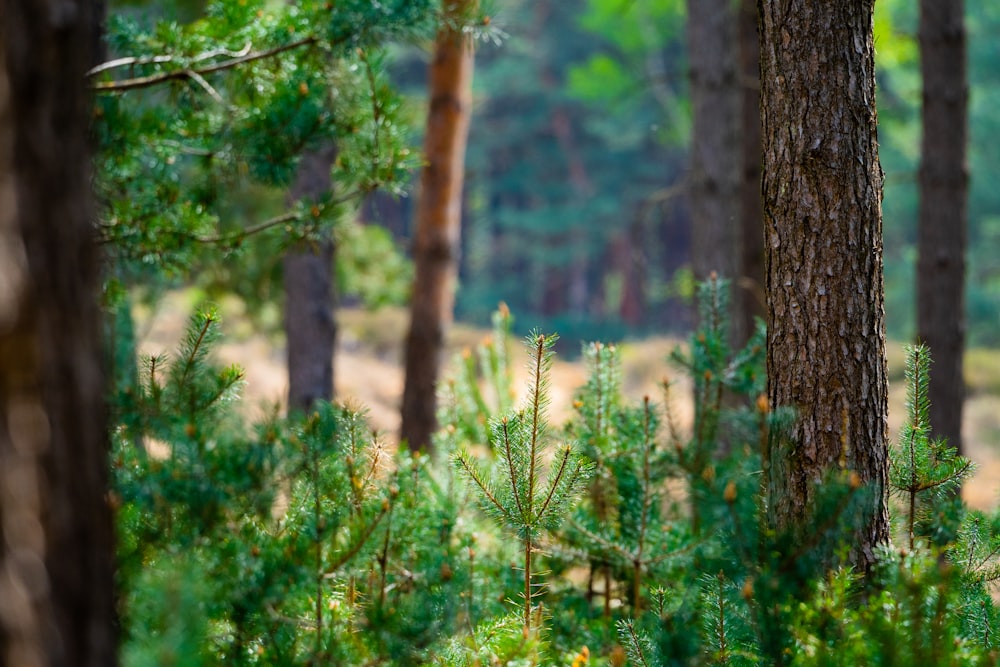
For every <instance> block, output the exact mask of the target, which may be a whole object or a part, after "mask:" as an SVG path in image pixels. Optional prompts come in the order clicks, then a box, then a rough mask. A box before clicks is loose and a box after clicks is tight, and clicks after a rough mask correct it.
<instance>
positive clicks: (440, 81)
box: [401, 0, 476, 450]
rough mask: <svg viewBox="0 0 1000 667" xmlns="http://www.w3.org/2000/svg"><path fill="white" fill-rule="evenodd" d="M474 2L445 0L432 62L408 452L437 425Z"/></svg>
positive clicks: (406, 392) (407, 405)
mask: <svg viewBox="0 0 1000 667" xmlns="http://www.w3.org/2000/svg"><path fill="white" fill-rule="evenodd" d="M475 6H476V2H475V0H454V1H453V2H446V3H445V12H446V14H447V17H446V19H445V21H444V23H443V24H442V27H441V29H440V30H439V31H438V35H437V40H436V41H435V45H434V59H433V61H432V62H431V66H430V110H429V112H428V115H427V135H426V139H425V146H424V150H425V153H426V156H425V157H426V159H427V164H426V166H425V167H424V169H423V172H422V174H421V192H420V203H419V206H418V209H417V229H416V237H415V239H414V249H413V255H414V263H415V265H416V275H415V277H414V281H413V294H412V297H411V303H410V330H409V333H408V334H407V336H406V379H405V384H404V387H403V410H402V421H403V423H402V433H401V435H402V438H403V440H405V441H406V442H407V445H408V446H409V447H410V449H412V450H418V449H425V448H428V447H429V446H430V444H431V434H433V432H434V430H435V429H436V428H437V418H436V415H435V412H436V410H437V396H436V394H435V391H436V386H435V385H436V384H437V378H438V371H439V370H440V365H441V357H442V352H443V349H444V336H445V330H446V329H447V327H448V326H450V324H451V321H452V317H453V315H454V314H453V309H454V303H455V275H456V273H457V266H458V258H457V255H458V249H459V235H460V232H461V211H462V181H463V171H464V165H465V145H466V140H467V138H468V135H469V116H470V111H471V109H470V106H471V101H472V100H471V98H472V64H473V47H472V42H471V40H470V38H469V37H468V36H467V35H465V34H463V33H462V32H461V31H460V30H455V29H454V22H455V21H461V20H462V19H464V18H465V17H466V16H468V14H469V13H470V12H472V11H473V10H474V9H475Z"/></svg>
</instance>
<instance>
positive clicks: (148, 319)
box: [136, 292, 1000, 509]
mask: <svg viewBox="0 0 1000 667" xmlns="http://www.w3.org/2000/svg"><path fill="white" fill-rule="evenodd" d="M192 299H193V297H192V295H191V294H189V293H186V292H177V293H170V294H168V295H167V296H166V297H165V298H164V299H162V300H161V301H160V302H159V303H158V305H157V308H156V310H155V311H149V310H147V309H144V308H137V309H136V320H137V322H138V325H137V332H138V335H139V338H140V351H141V352H143V353H147V354H148V353H160V352H168V353H169V352H170V351H171V350H173V348H174V346H175V345H176V343H177V341H178V340H179V339H180V336H181V332H182V329H183V326H184V323H185V322H186V321H187V318H188V316H189V313H190V312H191V308H192V307H193V306H194V303H193V302H192ZM218 305H219V308H220V311H221V313H222V317H223V330H224V332H225V334H226V335H225V336H224V339H223V343H222V344H221V345H220V346H219V348H218V350H217V352H216V358H217V359H218V361H220V362H221V363H224V364H231V363H234V364H238V365H240V366H242V367H243V368H244V370H245V378H246V386H245V389H244V405H245V407H246V409H247V411H248V415H249V416H251V417H252V416H254V415H255V414H263V413H264V412H269V411H271V410H273V407H274V405H275V404H276V403H277V404H281V403H282V402H283V401H284V396H285V393H286V391H287V380H286V377H285V350H284V343H283V341H282V340H281V336H280V334H272V335H270V336H268V335H264V334H262V333H259V332H256V331H254V330H253V327H252V325H251V324H250V323H249V322H248V320H247V319H246V317H245V316H244V309H243V305H242V304H241V303H240V302H238V301H237V300H235V299H234V300H226V301H225V302H223V303H221V304H218ZM338 323H339V337H340V338H339V342H338V349H337V354H336V358H335V366H334V368H335V377H336V385H337V386H336V393H337V396H338V398H339V399H341V400H346V401H350V402H353V403H355V404H358V405H361V406H364V407H366V408H367V410H368V413H369V419H370V420H371V422H372V426H373V427H374V428H376V429H378V430H379V431H380V432H381V433H382V434H384V436H385V438H386V440H390V441H391V440H393V439H394V438H395V434H397V433H398V431H399V403H400V397H401V395H402V387H403V371H402V365H401V362H400V357H401V350H402V341H403V338H404V336H405V334H406V316H405V313H403V312H402V311H399V310H393V309H383V310H381V311H379V312H375V313H371V312H365V311H361V310H342V311H341V312H340V313H339V315H338ZM484 335H485V332H484V331H482V330H475V329H470V328H467V327H463V326H456V327H454V329H453V330H452V332H451V334H450V336H449V347H450V348H451V350H452V352H453V353H454V354H457V353H458V352H460V351H461V350H462V349H463V348H466V347H471V346H473V345H475V344H476V343H477V342H479V341H480V340H482V338H483V337H484ZM676 345H677V341H676V340H671V339H667V338H653V339H648V340H642V341H634V342H626V343H624V344H622V345H621V347H622V366H623V368H622V377H623V389H624V391H625V394H626V395H627V396H628V397H630V398H632V399H634V400H641V398H642V397H643V396H650V397H651V398H653V399H654V400H660V399H661V398H662V390H661V388H660V387H661V382H662V380H663V379H664V378H666V377H668V376H669V378H670V380H671V381H672V382H677V383H678V385H677V387H676V389H675V391H673V392H672V400H671V409H672V411H673V414H674V416H675V417H676V418H677V420H678V422H679V423H680V424H681V425H682V426H683V425H684V424H686V423H690V420H691V413H692V408H691V405H690V401H689V400H688V399H687V397H688V396H689V394H690V392H689V391H688V390H687V389H686V388H687V387H688V386H689V384H688V383H687V382H686V378H684V377H683V376H682V375H681V374H680V373H678V372H676V371H675V370H673V369H672V368H671V366H670V365H669V363H668V362H667V356H668V354H669V353H670V351H671V350H672V349H673V348H674V347H675V346H676ZM451 356H452V355H449V357H451ZM523 359H524V361H526V359H527V357H526V356H525V357H524V358H523ZM901 363H902V354H901V353H900V352H899V351H898V346H896V349H895V354H890V377H891V378H901V377H902V371H901V368H899V365H900V364H901ZM524 365H525V364H524V363H521V362H518V363H517V364H516V368H518V369H519V371H520V376H519V377H518V380H519V382H518V386H521V387H523V386H524V382H523V380H524V379H525V378H526V376H527V372H526V371H524V370H523V368H524ZM585 379H586V376H585V369H584V367H583V365H582V364H580V363H567V362H565V361H560V360H558V359H557V360H556V363H555V364H554V366H553V376H552V380H551V387H552V402H551V415H552V417H553V421H554V422H555V423H562V422H563V421H564V420H565V419H566V418H567V417H568V415H569V413H570V410H571V404H572V399H573V394H574V392H575V391H576V390H577V388H578V387H580V386H581V385H582V384H583V383H584V381H585ZM994 384H995V382H994ZM904 400H905V389H904V387H903V384H902V382H901V380H896V381H895V382H891V383H890V396H889V406H890V410H889V427H890V436H891V437H895V434H896V433H897V432H898V429H899V426H900V424H901V422H902V420H903V417H904V414H905V413H904V408H903V406H904ZM963 429H964V431H963V432H964V434H965V441H966V448H967V453H968V455H969V456H970V457H971V458H972V460H973V461H974V462H975V463H976V465H977V472H976V475H975V476H974V477H973V479H972V480H971V481H970V482H969V483H968V484H967V485H966V486H965V488H964V490H963V495H964V496H965V499H966V501H967V502H968V503H969V504H970V505H971V506H973V507H976V508H980V509H992V508H995V507H997V506H998V504H1000V396H998V395H997V394H995V393H990V392H987V391H986V390H985V389H984V388H977V387H970V391H969V399H968V401H967V403H966V408H965V416H964V424H963Z"/></svg>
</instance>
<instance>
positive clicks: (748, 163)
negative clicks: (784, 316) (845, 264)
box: [735, 0, 767, 342]
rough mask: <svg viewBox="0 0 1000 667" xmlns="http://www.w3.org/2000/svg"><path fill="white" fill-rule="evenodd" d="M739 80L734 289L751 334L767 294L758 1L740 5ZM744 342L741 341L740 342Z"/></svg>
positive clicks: (744, 327)
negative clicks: (738, 265)
mask: <svg viewBox="0 0 1000 667" xmlns="http://www.w3.org/2000/svg"><path fill="white" fill-rule="evenodd" d="M738 30H739V35H738V41H739V59H740V82H741V84H742V85H741V89H742V91H743V100H742V116H741V118H742V121H741V136H740V140H741V142H742V144H743V181H742V182H741V184H740V224H741V225H742V228H743V233H742V235H741V238H740V240H741V242H742V246H743V247H742V253H743V254H742V260H741V261H742V267H743V270H742V275H741V276H740V280H739V284H738V285H737V286H736V289H735V291H737V292H739V301H738V303H737V305H738V306H739V308H740V313H739V315H737V317H738V318H739V319H741V320H742V325H741V327H742V333H743V335H744V336H745V337H749V336H750V335H751V334H752V333H753V330H754V327H755V326H756V319H757V318H758V317H759V318H761V319H764V318H765V317H766V316H767V308H766V307H765V306H766V302H767V296H766V295H765V294H764V282H765V278H764V220H763V212H762V210H761V196H760V163H761V157H762V155H761V147H760V39H758V36H757V0H741V1H740V8H739V25H738ZM740 342H742V341H740Z"/></svg>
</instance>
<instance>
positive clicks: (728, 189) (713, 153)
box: [688, 0, 746, 343]
mask: <svg viewBox="0 0 1000 667" xmlns="http://www.w3.org/2000/svg"><path fill="white" fill-rule="evenodd" d="M735 7H736V5H735V4H734V3H733V2H732V0H688V54H689V59H690V61H691V107H692V116H693V118H694V126H693V129H692V136H691V165H690V175H689V180H690V195H689V201H690V205H691V224H692V231H691V255H692V264H693V268H694V275H695V278H696V279H697V280H706V279H707V278H708V277H709V276H710V275H711V274H712V273H713V272H714V273H716V274H718V275H719V276H720V277H722V278H726V279H728V280H731V281H733V283H734V285H735V283H736V281H737V279H738V278H739V277H740V276H741V275H742V270H741V266H740V265H741V261H740V260H741V255H740V252H741V250H740V247H741V238H740V237H741V236H742V229H741V225H740V196H741V179H742V168H741V164H742V153H741V151H742V147H741V144H740V108H741V102H742V100H741V95H742V91H741V88H740V81H739V76H738V72H737V64H738V54H737V50H736V49H737V41H736V34H737V33H736V11H735ZM740 296H741V295H740V292H739V290H736V289H733V290H731V295H730V310H729V315H730V341H731V342H733V343H741V342H743V340H745V338H746V336H745V334H744V333H743V321H742V319H741V318H740V317H738V314H739V313H740V312H741V308H740V306H739V305H738V304H739V302H740Z"/></svg>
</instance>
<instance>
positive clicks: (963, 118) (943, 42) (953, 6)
mask: <svg viewBox="0 0 1000 667" xmlns="http://www.w3.org/2000/svg"><path fill="white" fill-rule="evenodd" d="M964 4H965V3H964V0H921V2H920V61H921V74H922V75H923V82H924V95H923V143H922V146H921V164H920V222H919V232H918V246H919V252H918V260H917V337H918V338H919V339H920V340H921V341H923V342H924V343H925V344H926V345H927V347H928V348H929V349H930V352H931V358H932V359H933V361H934V365H933V367H932V368H931V377H930V386H929V391H928V393H929V399H930V403H931V409H930V420H931V428H932V430H933V434H934V435H935V436H937V437H944V438H947V439H948V442H949V443H950V444H951V445H952V446H953V447H955V448H957V449H958V451H959V452H962V451H963V447H962V403H963V401H964V399H965V382H964V379H963V376H962V352H963V350H964V348H965V312H964V307H963V302H964V294H965V246H966V217H967V215H966V202H967V195H968V188H969V174H968V169H967V167H966V162H965V155H966V144H967V129H966V128H967V124H968V118H967V116H968V113H967V108H968V99H969V83H968V76H967V74H966V62H965V61H966V54H965V24H964V22H963V13H964Z"/></svg>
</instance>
